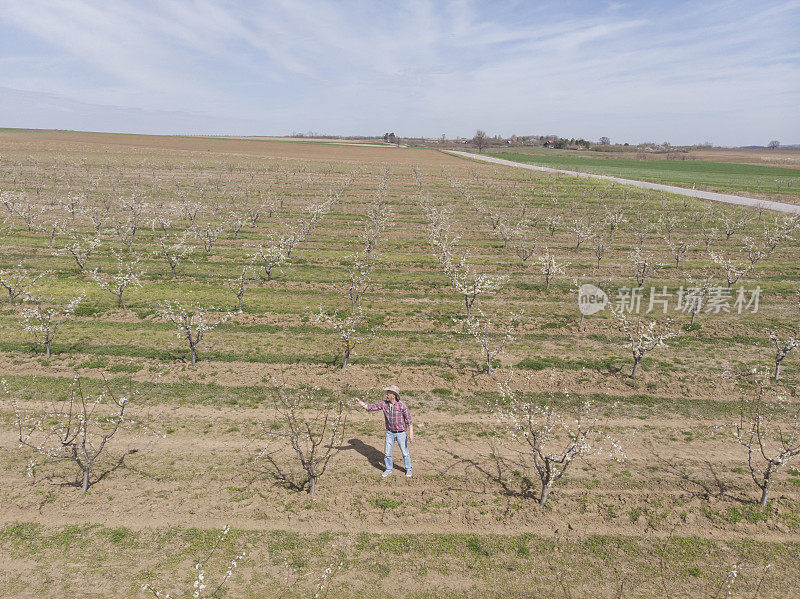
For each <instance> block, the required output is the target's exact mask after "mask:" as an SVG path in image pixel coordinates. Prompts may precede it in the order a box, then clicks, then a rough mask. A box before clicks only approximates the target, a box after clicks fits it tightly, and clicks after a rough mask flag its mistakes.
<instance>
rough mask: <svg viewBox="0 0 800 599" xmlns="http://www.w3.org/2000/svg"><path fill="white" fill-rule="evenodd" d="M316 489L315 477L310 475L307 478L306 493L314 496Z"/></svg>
mask: <svg viewBox="0 0 800 599" xmlns="http://www.w3.org/2000/svg"><path fill="white" fill-rule="evenodd" d="M316 489H317V477H316V476H312V477H311V478H309V479H308V494H309V495H310V496H311V497H314V491H315V490H316Z"/></svg>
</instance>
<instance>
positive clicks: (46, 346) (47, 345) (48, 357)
mask: <svg viewBox="0 0 800 599" xmlns="http://www.w3.org/2000/svg"><path fill="white" fill-rule="evenodd" d="M44 345H45V348H46V350H47V359H48V360H49V359H50V342H49V341H48V342H47V343H45V344H44Z"/></svg>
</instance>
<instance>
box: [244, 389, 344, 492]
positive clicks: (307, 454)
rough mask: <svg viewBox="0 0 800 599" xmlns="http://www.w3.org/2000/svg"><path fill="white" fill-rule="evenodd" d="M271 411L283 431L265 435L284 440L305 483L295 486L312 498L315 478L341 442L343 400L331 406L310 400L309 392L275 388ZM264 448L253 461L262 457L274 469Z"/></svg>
mask: <svg viewBox="0 0 800 599" xmlns="http://www.w3.org/2000/svg"><path fill="white" fill-rule="evenodd" d="M275 409H276V410H277V412H278V414H279V415H280V419H281V420H282V421H283V430H280V431H277V432H276V431H267V433H268V434H269V435H273V436H281V437H284V438H286V439H287V440H288V442H289V444H290V445H291V448H292V450H293V451H294V454H295V456H296V458H297V459H298V460H299V462H300V466H301V468H302V469H303V471H304V473H305V481H304V482H302V483H301V484H300V485H299V486H300V488H304V487H305V488H307V489H308V494H309V495H310V496H311V497H313V496H314V492H315V491H316V489H317V484H318V482H319V479H320V478H321V477H322V476H323V475H324V474H325V471H326V470H327V468H328V463H329V462H330V460H331V458H333V456H334V455H336V453H337V452H338V451H339V448H340V447H341V446H342V443H343V441H344V431H345V424H346V414H345V411H344V400H343V399H342V398H341V397H339V398H337V399H336V401H335V403H333V405H331V404H330V403H328V402H326V401H325V400H324V399H321V398H318V397H314V396H313V393H311V392H309V391H304V390H301V391H297V392H292V391H289V390H287V389H286V388H284V387H283V386H277V387H276V388H275ZM267 447H268V446H267ZM266 449H267V448H265V449H264V450H262V451H261V452H260V454H259V456H258V458H257V459H260V458H263V457H266V459H267V460H268V461H269V462H270V464H271V465H272V466H273V467H278V464H277V463H276V462H275V460H274V458H273V457H272V454H269V453H267V451H266Z"/></svg>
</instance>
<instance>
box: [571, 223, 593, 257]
mask: <svg viewBox="0 0 800 599" xmlns="http://www.w3.org/2000/svg"><path fill="white" fill-rule="evenodd" d="M570 229H571V230H572V232H573V233H575V249H576V250H577V249H579V248H580V247H581V244H582V243H583V242H584V241H586V240H587V239H591V238H592V237H594V228H593V227H592V225H590V224H589V223H587V222H586V221H584V220H581V219H578V218H573V219H572V225H571V227H570Z"/></svg>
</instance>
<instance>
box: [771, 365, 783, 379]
mask: <svg viewBox="0 0 800 599" xmlns="http://www.w3.org/2000/svg"><path fill="white" fill-rule="evenodd" d="M780 375H781V361H780V360H775V375H774V376H773V377H772V380H774V381H777V380H778V377H779V376H780Z"/></svg>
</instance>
